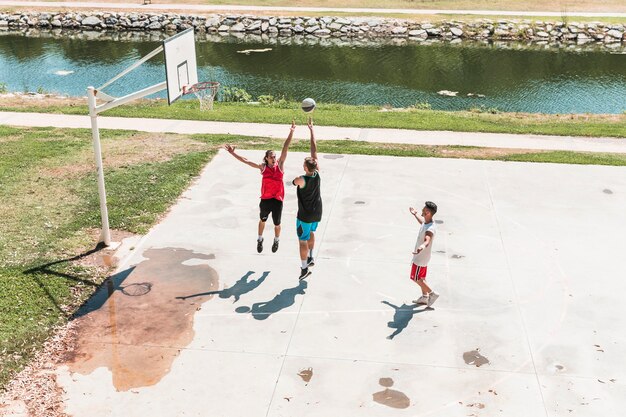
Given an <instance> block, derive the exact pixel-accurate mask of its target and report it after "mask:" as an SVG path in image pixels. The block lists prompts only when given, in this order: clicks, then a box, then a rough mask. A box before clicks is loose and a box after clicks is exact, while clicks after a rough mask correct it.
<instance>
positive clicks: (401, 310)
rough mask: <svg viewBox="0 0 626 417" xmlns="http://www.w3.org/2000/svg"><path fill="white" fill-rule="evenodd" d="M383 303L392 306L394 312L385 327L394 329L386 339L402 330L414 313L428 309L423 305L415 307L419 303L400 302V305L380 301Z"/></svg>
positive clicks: (391, 337)
mask: <svg viewBox="0 0 626 417" xmlns="http://www.w3.org/2000/svg"><path fill="white" fill-rule="evenodd" d="M381 303H383V304H387V305H388V306H389V307H392V308H393V309H394V310H395V312H394V313H393V321H390V322H388V323H387V327H390V328H392V329H396V330H395V331H394V332H393V333H392V334H390V335H389V336H387V339H390V340H391V339H393V338H394V337H396V336H397V335H399V334H400V333H402V330H404V329H406V327H407V326H408V325H409V322H410V321H411V319H412V318H413V316H414V315H416V314H418V313H423V312H424V311H426V310H428V307H426V306H424V308H422V309H419V310H418V309H417V308H418V307H419V305H417V304H402V305H401V306H400V307H398V306H396V305H393V304H391V303H390V302H389V301H381Z"/></svg>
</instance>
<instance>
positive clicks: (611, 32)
mask: <svg viewBox="0 0 626 417" xmlns="http://www.w3.org/2000/svg"><path fill="white" fill-rule="evenodd" d="M606 34H607V36H610V37H611V38H614V39H622V38H623V37H624V34H623V33H622V32H620V31H619V30H617V29H611V30H609V31H608V32H607V33H606Z"/></svg>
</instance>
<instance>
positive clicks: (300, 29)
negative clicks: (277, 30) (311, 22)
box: [292, 25, 304, 33]
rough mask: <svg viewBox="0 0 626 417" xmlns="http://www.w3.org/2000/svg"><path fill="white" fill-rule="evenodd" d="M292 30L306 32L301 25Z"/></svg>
mask: <svg viewBox="0 0 626 417" xmlns="http://www.w3.org/2000/svg"><path fill="white" fill-rule="evenodd" d="M292 30H293V31H294V32H295V33H302V32H304V28H303V27H302V26H301V25H295V26H294V27H293V29H292Z"/></svg>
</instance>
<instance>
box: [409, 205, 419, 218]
mask: <svg viewBox="0 0 626 417" xmlns="http://www.w3.org/2000/svg"><path fill="white" fill-rule="evenodd" d="M409 211H410V212H411V214H412V215H414V216H417V210H415V209H414V208H413V207H409Z"/></svg>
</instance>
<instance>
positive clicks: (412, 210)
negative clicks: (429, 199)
mask: <svg viewBox="0 0 626 417" xmlns="http://www.w3.org/2000/svg"><path fill="white" fill-rule="evenodd" d="M409 211H410V212H411V214H412V215H413V216H414V217H415V219H416V220H417V221H418V222H419V223H420V224H424V218H423V217H422V216H420V215H419V214H417V210H415V209H414V208H413V207H409Z"/></svg>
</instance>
